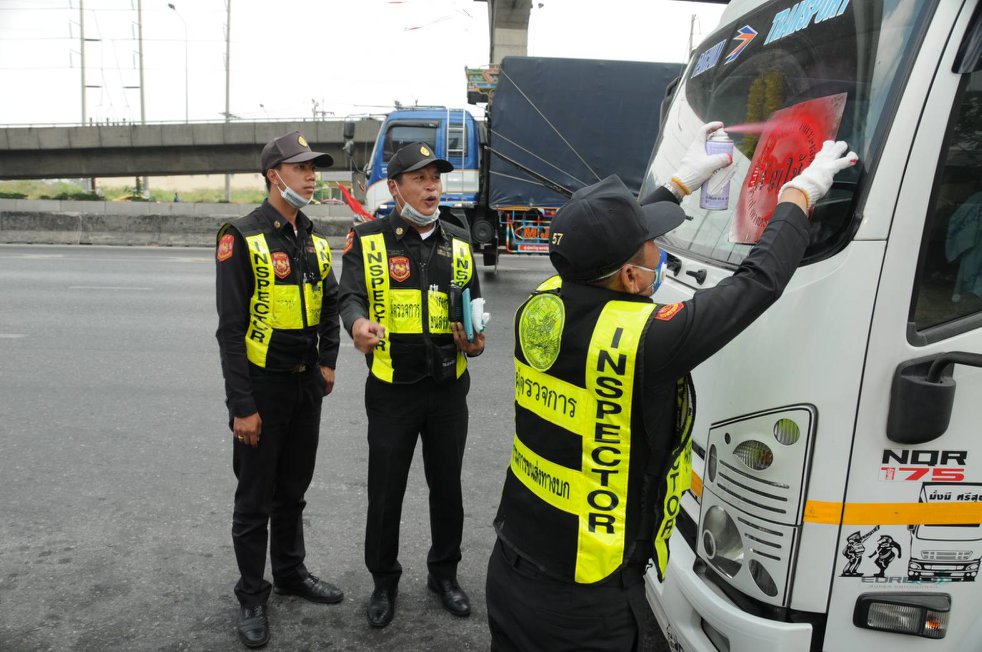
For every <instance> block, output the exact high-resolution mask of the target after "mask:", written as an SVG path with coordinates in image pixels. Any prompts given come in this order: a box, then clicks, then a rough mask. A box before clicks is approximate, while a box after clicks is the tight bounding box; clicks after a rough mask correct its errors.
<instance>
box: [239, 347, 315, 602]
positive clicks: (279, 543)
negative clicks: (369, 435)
mask: <svg viewBox="0 0 982 652" xmlns="http://www.w3.org/2000/svg"><path fill="white" fill-rule="evenodd" d="M252 393H253V397H254V398H255V401H256V407H257V409H258V410H259V416H260V418H261V419H262V430H261V433H260V438H259V446H258V447H256V448H253V447H252V446H249V445H248V444H243V443H242V442H239V441H235V443H234V444H233V449H232V469H233V470H234V471H235V477H236V478H238V481H239V483H238V486H237V487H236V489H235V509H234V512H233V515H232V544H233V546H234V548H235V559H236V561H237V562H238V565H239V573H240V578H239V581H238V583H237V584H236V585H235V595H236V597H237V598H238V599H239V603H240V604H242V605H243V606H246V607H252V606H255V605H259V604H263V603H265V602H266V599H267V598H268V597H269V592H270V589H271V588H272V587H271V586H270V584H269V582H267V581H266V580H265V579H263V573H264V571H265V568H266V540H267V525H268V530H269V533H270V536H269V557H270V565H271V566H272V571H273V580H274V581H275V582H276V583H277V584H278V585H289V584H294V583H297V582H301V581H303V580H304V579H305V578H306V577H307V575H308V572H307V569H306V567H305V566H304V564H303V560H304V557H305V556H306V550H305V549H304V543H303V508H304V507H305V506H306V505H307V502H306V501H305V500H304V493H305V492H306V491H307V487H309V486H310V480H311V478H312V477H313V475H314V459H315V457H316V455H317V441H318V436H319V430H320V421H321V403H322V401H323V395H324V381H323V379H322V378H321V375H320V370H319V369H318V368H317V367H316V366H315V367H314V368H313V369H312V370H308V371H306V372H304V373H300V374H267V373H254V374H253V376H252Z"/></svg>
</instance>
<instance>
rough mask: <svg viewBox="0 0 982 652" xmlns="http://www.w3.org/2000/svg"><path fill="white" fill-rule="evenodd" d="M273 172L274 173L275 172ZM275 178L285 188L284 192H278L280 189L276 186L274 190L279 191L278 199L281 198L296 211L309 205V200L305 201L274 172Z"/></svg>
mask: <svg viewBox="0 0 982 652" xmlns="http://www.w3.org/2000/svg"><path fill="white" fill-rule="evenodd" d="M273 171H274V172H276V170H273ZM276 176H277V177H278V178H279V180H280V183H282V184H283V186H284V187H285V188H286V190H280V187H279V186H276V189H277V190H279V192H280V197H282V198H283V201H285V202H286V203H288V204H289V205H290V206H293V207H294V208H296V209H297V210H300V209H301V208H303V207H304V206H306V205H307V204H309V203H310V200H309V199H307V198H306V197H304V196H303V195H301V194H300V193H299V192H297V191H296V190H294V189H293V188H291V187H290V186H288V185H287V184H286V181H284V180H283V177H281V176H280V173H279V172H276Z"/></svg>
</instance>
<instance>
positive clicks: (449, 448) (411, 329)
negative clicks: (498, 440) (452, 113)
mask: <svg viewBox="0 0 982 652" xmlns="http://www.w3.org/2000/svg"><path fill="white" fill-rule="evenodd" d="M433 166H437V168H438V169H439V172H448V171H450V170H452V169H453V166H452V165H451V164H450V163H449V162H447V161H445V160H443V159H437V158H435V157H434V156H433V154H432V152H430V150H429V149H428V147H427V146H425V145H424V144H422V143H415V144H413V145H408V146H406V147H404V148H402V149H400V151H399V152H397V153H396V155H395V156H394V157H393V158H392V159H391V160H390V161H389V163H388V173H389V177H390V179H391V180H390V181H389V183H390V184H396V183H397V181H396V179H398V177H399V175H402V174H407V175H408V174H411V173H412V172H415V171H417V170H424V169H426V168H432V167H433ZM406 183H411V181H406ZM431 183H432V184H433V185H432V187H431V188H430V190H429V191H428V192H430V193H431V194H432V193H435V194H436V196H439V194H440V183H439V181H438V176H437V178H435V179H431ZM393 187H394V186H393V185H390V189H391V188H393ZM403 188H404V190H403V193H406V186H403ZM434 224H435V226H434V227H433V229H432V231H429V233H428V235H427V237H426V238H425V239H424V238H422V237H421V235H420V233H419V231H418V230H417V229H416V228H414V227H413V226H412V225H411V223H410V222H409V221H407V220H406V219H405V218H403V216H402V215H401V211H400V210H399V208H398V207H397V208H396V209H395V210H393V211H392V213H391V214H389V215H388V216H386V217H382V218H380V219H378V220H375V221H372V222H366V223H364V224H359V225H358V226H356V227H355V229H354V231H353V232H352V233H351V234H349V241H348V245H347V247H346V248H345V253H344V266H343V271H342V274H341V319H342V321H343V322H344V325H345V328H346V329H347V330H348V332H349V334H350V333H352V327H353V326H354V325H355V323H356V322H357V321H358V320H360V319H363V318H364V319H368V320H370V321H372V322H375V323H377V324H380V325H381V326H383V327H384V329H385V335H384V337H383V338H382V339H381V341H379V343H378V345H376V346H375V347H374V349H373V350H372V351H371V352H370V353H368V354H367V355H366V360H367V363H368V366H369V370H370V373H369V376H368V379H367V380H366V383H365V409H366V412H367V415H368V447H369V461H368V519H367V525H366V532H365V564H366V566H367V567H368V570H369V571H370V572H371V573H372V578H373V579H374V582H375V591H374V593H373V595H372V598H371V601H370V603H369V605H368V610H367V611H368V620H369V623H370V624H371V625H372V626H374V627H385V626H386V625H388V624H389V622H390V621H391V620H392V617H393V615H394V611H395V597H396V593H397V587H398V583H399V578H400V576H401V574H402V566H401V565H400V564H399V561H398V551H399V522H400V519H401V516H402V502H403V497H404V495H405V491H406V481H407V477H408V474H409V468H410V465H411V463H412V459H413V452H414V450H415V447H416V440H417V438H420V439H422V442H423V464H424V468H425V472H426V481H427V485H428V486H429V491H430V494H429V506H430V530H431V535H432V545H431V547H430V550H429V553H428V555H427V560H426V561H427V567H428V569H429V580H428V585H429V587H430V589H431V590H432V591H434V592H436V593H437V594H438V595H440V597H441V598H442V600H443V603H444V606H445V607H446V608H447V610H448V611H450V612H451V613H453V614H454V615H457V616H466V615H468V614H469V613H470V605H469V602H468V599H467V596H466V594H465V593H464V592H463V591H462V590H461V589H460V587H459V585H458V584H457V580H456V575H457V564H458V562H459V561H460V557H461V554H460V542H461V537H462V531H463V522H464V510H463V501H462V496H461V484H460V474H461V465H462V462H463V456H464V446H465V444H466V441H467V419H468V410H467V400H466V399H467V392H468V390H469V388H470V376H469V374H468V372H467V362H466V356H465V355H464V353H463V352H461V350H459V348H458V346H457V344H456V343H455V340H454V336H453V335H452V331H451V323H450V321H449V313H448V301H449V295H450V292H451V283H453V284H455V285H456V286H458V287H459V288H460V289H461V290H462V289H465V288H466V289H469V291H470V294H471V298H472V299H476V298H478V297H480V295H481V289H480V284H479V281H478V276H477V272H476V270H475V269H474V259H473V255H472V253H471V248H470V237H469V234H468V233H467V232H466V231H465V230H464V229H461V228H459V227H457V226H454V225H452V224H448V223H447V222H445V221H443V220H442V219H439V220H436V222H434ZM353 337H354V335H353ZM481 337H482V341H483V336H481ZM482 346H483V345H482Z"/></svg>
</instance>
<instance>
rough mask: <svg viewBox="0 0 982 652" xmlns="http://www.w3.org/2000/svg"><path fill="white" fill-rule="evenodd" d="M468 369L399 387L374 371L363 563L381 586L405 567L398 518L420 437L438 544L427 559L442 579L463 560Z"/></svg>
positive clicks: (391, 583) (369, 390)
mask: <svg viewBox="0 0 982 652" xmlns="http://www.w3.org/2000/svg"><path fill="white" fill-rule="evenodd" d="M469 389H470V376H469V375H468V374H467V372H464V374H463V375H462V376H461V377H460V378H458V379H456V380H454V381H451V382H449V383H441V384H437V383H436V382H434V381H433V380H432V379H429V378H427V379H425V380H422V381H420V382H417V383H412V384H406V385H397V384H390V383H385V382H382V381H380V380H378V379H376V378H375V377H374V376H372V375H369V376H368V380H367V381H366V382H365V411H366V412H367V414H368V522H367V525H366V528H365V565H366V566H367V567H368V570H369V571H370V572H371V573H372V577H373V578H374V580H375V585H376V586H377V587H387V588H395V587H396V586H397V585H398V583H399V577H400V575H401V574H402V566H400V565H399V559H398V557H399V521H400V520H401V518H402V499H403V496H405V493H406V480H407V478H408V476H409V467H410V465H411V464H412V461H413V453H414V451H415V450H416V440H417V438H419V439H422V441H423V469H424V471H425V474H426V484H427V486H428V487H429V491H430V497H429V498H430V501H429V502H430V535H431V537H432V545H431V546H430V551H429V554H428V555H427V557H426V563H427V566H428V567H429V571H430V573H432V574H433V575H434V576H435V577H437V578H438V579H455V578H456V576H457V563H458V562H459V561H460V540H461V536H462V533H463V527H464V506H463V499H462V497H461V489H460V469H461V463H462V461H463V459H464V445H465V443H466V442H467V391H468V390H469Z"/></svg>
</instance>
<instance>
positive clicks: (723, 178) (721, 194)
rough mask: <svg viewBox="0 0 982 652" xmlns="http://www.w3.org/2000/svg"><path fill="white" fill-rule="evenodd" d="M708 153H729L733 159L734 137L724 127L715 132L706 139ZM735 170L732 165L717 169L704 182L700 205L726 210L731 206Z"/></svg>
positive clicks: (706, 207)
mask: <svg viewBox="0 0 982 652" xmlns="http://www.w3.org/2000/svg"><path fill="white" fill-rule="evenodd" d="M706 154H709V155H710V156H711V155H713V154H729V155H730V160H731V161H732V160H733V139H732V138H730V137H729V136H727V135H726V132H725V131H723V130H722V129H719V130H717V131H716V132H714V133H713V134H712V135H711V136H710V137H709V138H708V139H707V140H706ZM732 177H733V170H732V169H731V168H730V167H726V168H723V169H721V170H716V171H715V172H713V176H711V177H709V179H708V180H707V181H706V183H704V184H702V192H701V193H700V195H699V207H700V208H705V209H708V210H711V211H725V210H726V209H727V208H729V207H730V179H731V178H732Z"/></svg>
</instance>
